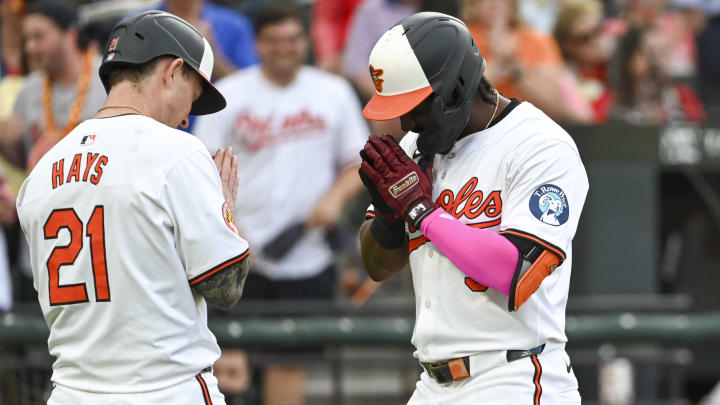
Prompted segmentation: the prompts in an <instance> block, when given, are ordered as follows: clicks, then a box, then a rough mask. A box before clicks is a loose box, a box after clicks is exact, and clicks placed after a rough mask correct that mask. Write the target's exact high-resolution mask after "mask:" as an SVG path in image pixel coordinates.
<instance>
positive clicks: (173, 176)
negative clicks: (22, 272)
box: [17, 11, 249, 405]
mask: <svg viewBox="0 0 720 405" xmlns="http://www.w3.org/2000/svg"><path fill="white" fill-rule="evenodd" d="M212 66H213V57H212V51H211V50H210V46H209V44H208V42H207V41H206V40H205V39H204V38H203V36H202V35H201V34H200V33H199V32H198V31H197V30H195V29H194V28H193V27H192V26H191V25H190V24H188V23H187V22H185V21H183V20H181V19H179V18H177V17H175V16H173V15H172V14H168V13H164V12H158V11H150V12H145V13H142V14H140V15H138V16H134V17H129V18H127V19H125V20H123V21H121V22H120V23H119V24H118V25H117V26H116V27H115V28H114V30H113V31H112V34H111V37H110V41H109V43H108V45H107V48H106V52H105V56H104V58H103V63H102V65H101V67H100V76H101V78H102V80H103V84H104V85H105V87H106V89H107V90H108V98H107V101H106V104H105V106H104V107H103V108H101V109H100V111H99V112H98V115H97V116H96V118H94V119H90V120H87V121H85V122H83V123H81V124H80V125H79V126H77V127H76V128H75V129H74V130H73V131H72V132H70V133H69V134H68V135H67V136H66V137H65V138H64V139H62V140H61V141H60V142H58V143H57V145H56V146H55V147H53V148H52V149H51V150H50V151H49V152H48V153H47V154H46V155H45V156H44V157H43V158H42V159H41V160H40V161H39V163H38V164H37V166H35V168H34V170H33V171H32V173H31V174H30V176H29V177H28V178H27V180H26V181H25V183H24V184H23V186H22V188H21V190H20V193H19V196H18V200H17V208H18V214H19V217H20V222H21V225H22V229H23V231H24V232H25V235H26V237H27V240H28V244H29V246H30V253H31V261H32V269H33V276H34V285H35V288H36V290H37V291H38V299H39V301H40V306H41V308H42V311H43V314H44V316H45V319H46V321H47V324H48V326H49V328H50V337H49V339H48V347H49V350H50V354H52V355H53V356H55V357H56V361H55V363H54V364H53V375H52V381H53V383H54V389H53V391H52V394H51V396H50V399H49V402H48V404H51V405H56V404H57V405H67V404H72V405H85V404H88V405H89V404H93V405H96V404H187V405H190V404H193V405H195V404H214V405H218V404H224V403H225V402H224V398H223V396H222V394H221V393H220V391H219V390H218V388H217V380H216V379H215V377H213V375H212V370H211V366H212V364H213V363H214V362H215V360H216V359H217V358H218V357H219V355H220V348H219V347H218V345H217V342H216V340H215V337H214V336H213V334H212V333H211V332H210V330H209V329H208V327H207V308H206V303H205V299H207V300H209V301H211V302H213V303H215V304H217V305H219V306H221V307H225V308H228V307H232V306H233V305H234V304H235V303H236V302H237V300H238V299H239V298H240V295H241V294H242V288H243V283H244V280H245V277H246V276H247V271H248V268H249V264H248V259H247V257H248V244H247V242H246V241H245V240H243V239H242V238H240V237H239V236H238V235H237V233H236V231H235V229H234V225H233V221H232V216H231V215H230V213H231V212H232V211H231V210H232V206H233V205H234V202H235V197H234V196H235V190H236V188H237V176H236V175H235V174H234V173H235V172H236V171H237V160H236V158H235V157H233V156H232V154H231V151H230V150H222V151H220V153H218V154H217V155H216V156H215V159H214V161H213V157H211V156H210V154H209V153H208V151H207V149H206V148H205V147H204V145H203V144H202V143H201V142H200V141H199V140H197V139H196V138H194V137H193V136H191V135H189V134H186V133H184V132H181V131H179V130H177V129H174V128H176V127H177V126H178V125H180V124H181V123H183V122H187V117H188V114H209V113H213V112H216V111H218V110H220V109H222V108H223V107H224V106H225V100H224V98H223V97H222V95H221V94H220V93H219V92H218V91H217V90H216V89H215V88H214V87H213V86H212V84H211V83H210V81H209V80H210V79H209V77H210V72H211V71H212Z"/></svg>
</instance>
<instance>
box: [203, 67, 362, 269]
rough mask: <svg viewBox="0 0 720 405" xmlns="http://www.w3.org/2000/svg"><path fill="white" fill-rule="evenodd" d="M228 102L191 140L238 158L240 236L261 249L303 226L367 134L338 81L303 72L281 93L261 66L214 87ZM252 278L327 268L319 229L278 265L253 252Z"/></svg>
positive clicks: (350, 94) (348, 93)
mask: <svg viewBox="0 0 720 405" xmlns="http://www.w3.org/2000/svg"><path fill="white" fill-rule="evenodd" d="M217 87H218V89H219V90H220V91H221V92H222V93H223V94H229V95H232V96H231V97H228V98H227V99H228V100H227V102H228V105H227V107H226V108H225V109H224V110H222V111H220V112H218V113H217V114H212V115H206V116H202V117H199V118H198V120H197V122H196V124H195V129H194V133H195V134H196V135H197V136H198V138H200V139H201V140H202V141H203V142H204V143H205V145H207V147H208V149H210V151H212V152H214V151H215V150H217V148H218V147H221V146H226V145H229V146H232V147H233V152H234V153H237V155H238V158H239V159H238V173H239V177H240V186H239V187H238V200H237V204H236V207H237V208H236V215H235V218H236V221H237V224H238V229H239V230H240V231H241V232H243V235H244V236H247V238H248V240H249V241H250V242H251V243H252V245H253V246H263V245H265V244H266V243H267V242H269V241H270V240H272V239H273V238H274V237H276V236H278V235H279V234H280V233H282V232H283V230H285V229H286V228H287V227H288V226H289V225H290V224H292V223H295V222H298V221H304V220H305V219H306V218H307V217H308V215H309V214H310V212H311V211H312V209H313V208H314V207H315V205H316V204H317V203H318V201H319V200H320V198H322V196H323V195H325V193H327V192H328V191H329V190H330V188H331V187H332V185H333V184H334V182H335V180H336V178H337V175H338V173H339V172H340V171H341V170H343V169H345V168H347V167H349V166H350V165H356V164H359V163H360V157H359V155H358V152H359V151H360V149H362V147H363V145H364V144H365V141H366V140H367V134H368V129H367V125H366V123H365V120H364V119H363V117H362V115H361V114H360V111H361V108H360V105H359V103H358V101H357V97H356V96H355V94H354V92H353V90H352V88H351V87H350V85H349V84H348V83H347V81H345V80H344V79H343V78H341V77H339V76H336V75H332V74H330V73H327V72H323V71H321V70H319V69H316V68H313V67H310V66H303V67H302V68H301V69H300V71H299V72H298V74H297V76H296V78H295V80H293V82H292V83H290V84H289V85H287V86H285V87H281V86H278V85H276V84H274V83H272V82H270V81H269V80H268V79H267V78H265V76H264V75H263V73H262V71H261V69H260V67H259V66H255V67H251V68H247V69H243V70H240V71H238V72H236V73H234V74H232V75H230V76H228V77H225V78H223V79H222V80H220V81H219V82H218V83H217ZM254 253H255V254H256V259H257V260H255V261H254V264H256V265H257V269H253V271H258V272H260V273H262V274H263V275H265V276H266V277H268V278H270V279H274V280H289V279H301V278H307V277H312V276H315V275H317V274H318V273H320V272H321V271H322V270H324V269H325V268H326V267H327V266H329V265H330V264H331V263H332V261H333V257H332V252H331V251H330V249H329V247H328V245H327V243H326V242H325V239H324V234H323V232H322V231H321V230H320V229H317V228H316V229H312V230H310V231H308V232H306V233H305V235H304V236H303V237H302V239H301V240H300V241H298V243H297V244H296V245H295V246H294V247H293V248H292V249H291V250H290V251H289V252H288V253H287V254H286V255H285V256H283V257H282V258H281V259H279V260H269V259H267V258H266V257H264V256H263V255H262V252H261V251H260V250H259V249H258V250H255V251H254Z"/></svg>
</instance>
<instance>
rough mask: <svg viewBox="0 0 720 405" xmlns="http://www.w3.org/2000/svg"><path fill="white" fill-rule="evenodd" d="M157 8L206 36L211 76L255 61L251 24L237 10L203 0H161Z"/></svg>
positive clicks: (226, 72) (219, 74) (218, 77)
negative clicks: (208, 46) (185, 22)
mask: <svg viewBox="0 0 720 405" xmlns="http://www.w3.org/2000/svg"><path fill="white" fill-rule="evenodd" d="M157 9H158V10H162V11H167V12H169V13H172V14H175V15H176V16H178V17H180V18H182V19H183V20H185V21H187V22H189V23H190V24H192V25H193V26H194V27H195V28H197V30H198V31H200V33H201V34H203V36H204V37H205V38H207V40H208V42H209V43H210V46H211V47H212V50H213V56H214V57H215V64H214V65H213V74H212V77H213V79H214V80H220V79H222V78H223V77H225V76H227V75H229V74H230V73H232V72H234V71H236V70H237V69H240V68H244V67H247V66H251V65H254V64H255V63H257V52H256V51H255V43H254V42H255V39H254V38H253V29H252V24H250V21H249V20H248V19H247V18H246V17H245V16H244V15H242V14H241V13H240V12H238V11H235V10H233V9H230V8H227V7H222V6H219V5H217V4H214V3H212V2H210V1H205V0H165V1H164V2H163V3H161V4H160V5H159V6H158V7H157Z"/></svg>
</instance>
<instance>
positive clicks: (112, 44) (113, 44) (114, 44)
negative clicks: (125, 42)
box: [108, 37, 118, 52]
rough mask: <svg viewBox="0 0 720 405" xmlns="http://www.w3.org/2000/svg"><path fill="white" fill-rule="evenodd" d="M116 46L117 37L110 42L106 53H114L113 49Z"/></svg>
mask: <svg viewBox="0 0 720 405" xmlns="http://www.w3.org/2000/svg"><path fill="white" fill-rule="evenodd" d="M117 44H118V37H115V38H113V39H112V41H110V46H108V52H112V51H114V50H115V48H117Z"/></svg>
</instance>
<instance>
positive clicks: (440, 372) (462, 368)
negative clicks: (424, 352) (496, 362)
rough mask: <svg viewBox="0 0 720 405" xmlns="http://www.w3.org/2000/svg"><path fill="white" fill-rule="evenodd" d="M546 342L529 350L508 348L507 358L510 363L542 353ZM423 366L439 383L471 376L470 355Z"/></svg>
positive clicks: (423, 364)
mask: <svg viewBox="0 0 720 405" xmlns="http://www.w3.org/2000/svg"><path fill="white" fill-rule="evenodd" d="M543 349H545V344H541V345H540V346H537V347H533V348H532V349H528V350H508V351H507V354H506V355H505V358H506V359H507V361H508V363H509V362H511V361H515V360H519V359H522V358H525V357H529V356H532V355H534V354H540V353H542V351H543ZM420 364H422V366H423V367H424V368H425V370H426V371H427V373H428V375H429V376H430V378H432V379H433V380H435V381H436V382H437V383H438V384H445V383H449V382H451V381H461V380H464V379H466V378H468V377H470V356H465V357H460V358H457V359H450V360H444V361H436V362H433V363H423V362H421V363H420Z"/></svg>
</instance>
